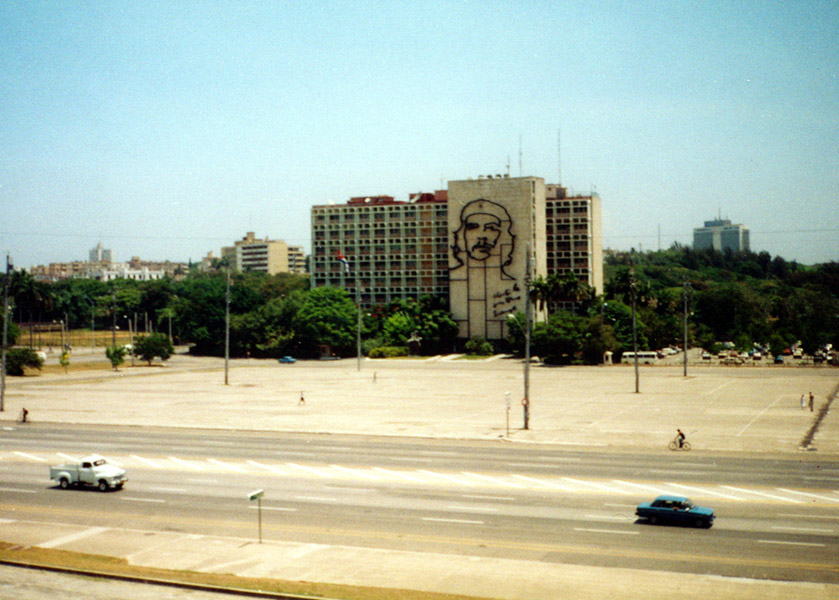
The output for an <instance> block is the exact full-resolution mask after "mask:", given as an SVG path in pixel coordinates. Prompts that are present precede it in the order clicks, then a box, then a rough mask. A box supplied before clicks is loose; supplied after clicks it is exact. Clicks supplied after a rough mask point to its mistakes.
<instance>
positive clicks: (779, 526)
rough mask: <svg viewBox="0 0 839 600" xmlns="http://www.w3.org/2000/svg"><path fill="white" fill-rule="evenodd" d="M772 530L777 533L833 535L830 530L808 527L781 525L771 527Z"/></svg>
mask: <svg viewBox="0 0 839 600" xmlns="http://www.w3.org/2000/svg"><path fill="white" fill-rule="evenodd" d="M772 529H777V530H778V531H800V532H803V533H824V534H831V533H833V530H832V529H814V528H810V527H783V526H781V525H773V526H772Z"/></svg>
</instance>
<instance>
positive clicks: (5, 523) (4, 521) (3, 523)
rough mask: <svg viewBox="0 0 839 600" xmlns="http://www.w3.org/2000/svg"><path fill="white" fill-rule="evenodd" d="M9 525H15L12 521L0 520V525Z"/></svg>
mask: <svg viewBox="0 0 839 600" xmlns="http://www.w3.org/2000/svg"><path fill="white" fill-rule="evenodd" d="M9 523H15V520H14V519H0V525H8V524H9Z"/></svg>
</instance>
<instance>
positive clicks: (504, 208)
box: [448, 177, 547, 339]
mask: <svg viewBox="0 0 839 600" xmlns="http://www.w3.org/2000/svg"><path fill="white" fill-rule="evenodd" d="M448 204H449V211H448V227H449V236H450V250H451V251H450V253H449V310H450V311H451V313H452V317H453V318H454V320H455V321H456V322H457V325H458V336H459V337H462V338H484V339H499V338H503V337H505V336H506V334H507V316H508V315H510V314H513V313H515V312H517V311H522V312H523V311H524V310H525V306H526V304H525V303H526V297H527V293H526V290H527V286H528V283H529V279H528V278H529V277H530V278H533V277H538V276H540V275H541V276H545V275H546V274H547V270H546V254H545V180H544V179H541V178H539V177H514V178H508V177H500V178H499V177H495V178H490V177H487V178H482V179H477V180H467V181H450V182H449V202H448ZM528 249H529V251H530V256H531V259H530V273H528V272H527V262H528V260H527V254H528Z"/></svg>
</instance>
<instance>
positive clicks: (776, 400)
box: [734, 396, 783, 437]
mask: <svg viewBox="0 0 839 600" xmlns="http://www.w3.org/2000/svg"><path fill="white" fill-rule="evenodd" d="M782 398H783V396H778V398H776V399H775V401H774V402H773V403H772V404H770V405H769V406H767V407H766V408H764V409H763V410H762V411H760V412H759V413H758V414H757V416H756V417H755V418H754V419H752V420H751V421H749V423H748V424H747V425H746V426H745V427H743V429H741V430H740V433H738V434H737V435H735V436H734V437H740V436H741V435H743V434H744V433H746V430H747V429H748V428H749V427H751V426H752V425H753V424H754V423H755V421H757V420H758V419H759V418H761V417H762V416H763V413H765V412H766V411H767V410H769V409H770V408H772V407H773V406H775V405H776V404H778V402H780V401H781V400H782Z"/></svg>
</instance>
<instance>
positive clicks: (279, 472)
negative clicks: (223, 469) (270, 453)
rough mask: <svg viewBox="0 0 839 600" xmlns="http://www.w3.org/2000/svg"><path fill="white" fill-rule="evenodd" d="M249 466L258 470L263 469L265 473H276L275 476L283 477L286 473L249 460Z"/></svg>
mask: <svg viewBox="0 0 839 600" xmlns="http://www.w3.org/2000/svg"><path fill="white" fill-rule="evenodd" d="M248 464H249V465H253V466H254V467H259V468H260V469H265V470H266V471H270V472H271V473H276V474H277V475H285V474H286V472H285V471H283V470H282V469H280V468H279V467H273V466H271V465H263V464H262V463H260V462H256V461H255V460H249V461H248Z"/></svg>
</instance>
